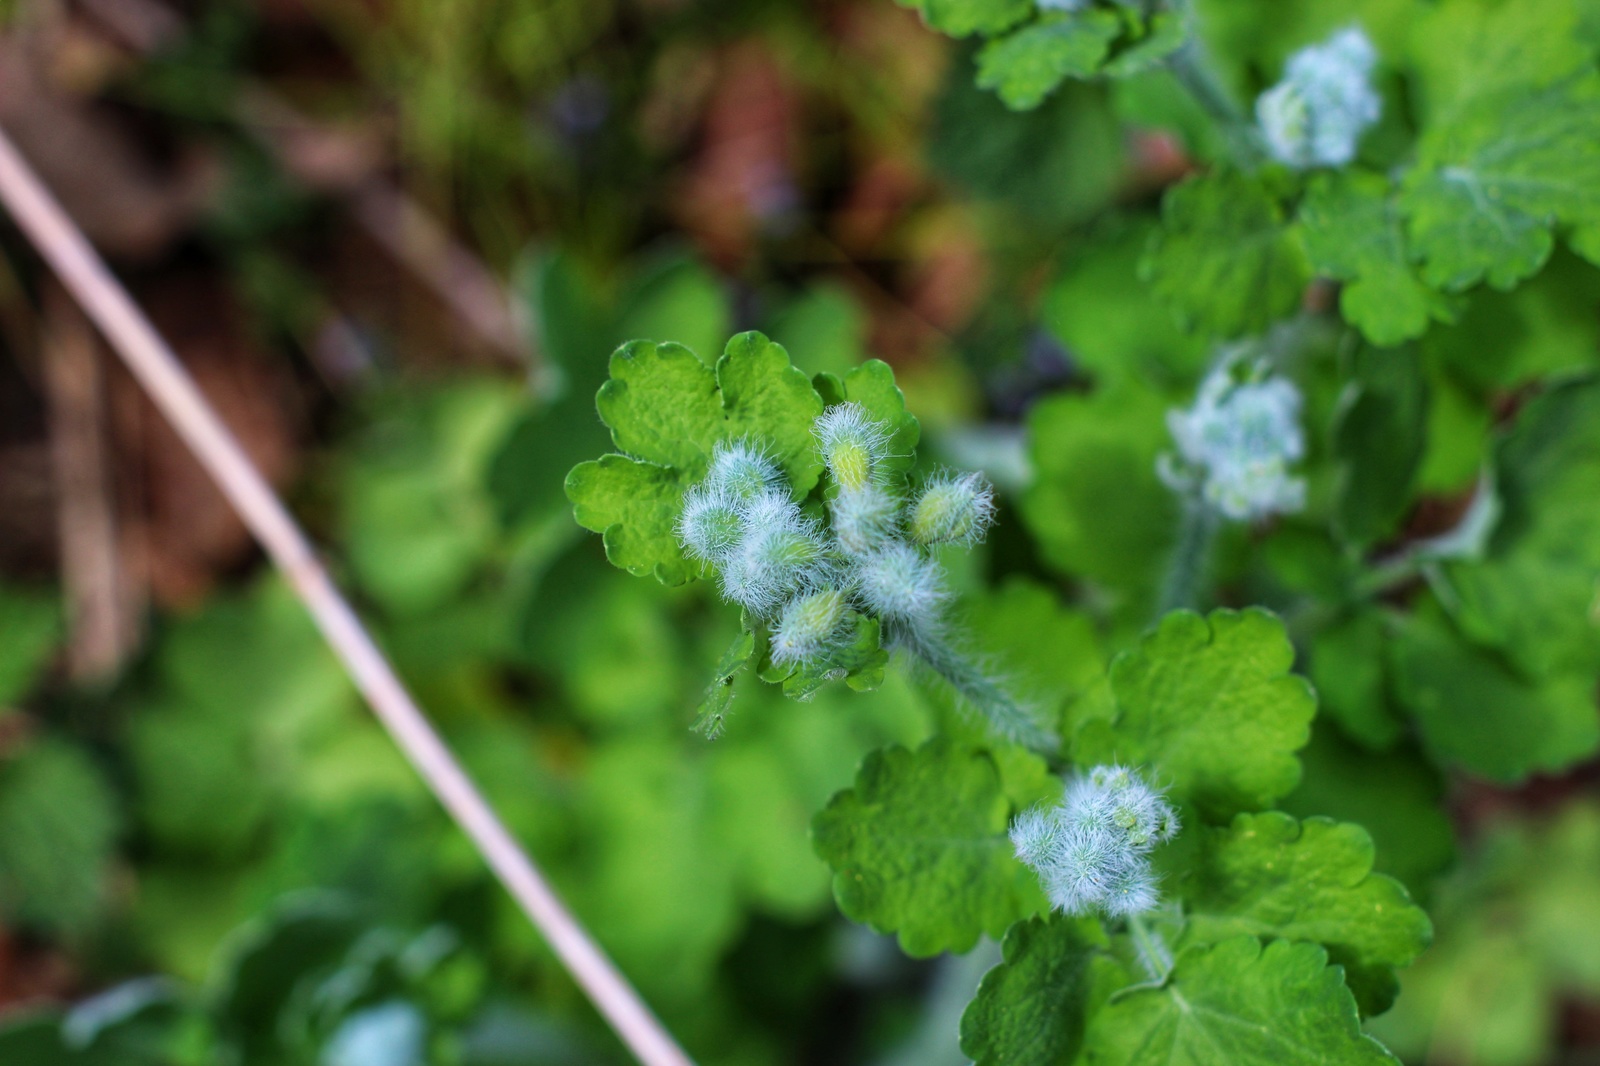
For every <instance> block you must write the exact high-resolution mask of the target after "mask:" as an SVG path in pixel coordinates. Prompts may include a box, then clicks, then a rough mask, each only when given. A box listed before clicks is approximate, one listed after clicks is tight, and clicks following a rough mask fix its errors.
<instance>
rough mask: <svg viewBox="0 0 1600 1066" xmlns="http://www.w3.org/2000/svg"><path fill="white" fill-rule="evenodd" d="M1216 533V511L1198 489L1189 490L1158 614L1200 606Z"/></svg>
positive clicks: (1162, 587) (1163, 583) (1185, 496)
mask: <svg viewBox="0 0 1600 1066" xmlns="http://www.w3.org/2000/svg"><path fill="white" fill-rule="evenodd" d="M1216 533H1217V516H1216V512H1215V511H1213V510H1212V509H1211V508H1210V507H1208V506H1207V505H1206V502H1205V501H1204V500H1203V499H1201V498H1200V494H1199V492H1198V491H1193V492H1189V493H1186V494H1185V495H1184V497H1183V517H1182V518H1180V519H1179V520H1178V541H1177V543H1176V544H1174V545H1173V547H1172V561H1171V562H1170V563H1168V564H1167V576H1166V578H1165V580H1164V581H1163V582H1162V585H1161V599H1160V601H1159V603H1158V611H1157V617H1160V616H1161V615H1164V614H1166V613H1167V612H1168V611H1175V610H1178V609H1179V608H1181V607H1187V608H1190V609H1191V610H1194V609H1198V608H1199V606H1200V591H1201V588H1202V587H1203V585H1204V584H1205V577H1206V571H1207V569H1208V567H1207V563H1208V562H1209V560H1210V557H1211V542H1212V541H1213V540H1215V539H1216Z"/></svg>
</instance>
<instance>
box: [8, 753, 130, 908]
mask: <svg viewBox="0 0 1600 1066" xmlns="http://www.w3.org/2000/svg"><path fill="white" fill-rule="evenodd" d="M118 822H119V819H118V817H117V807H116V799H115V797H114V796H113V795H112V792H111V788H110V786H109V785H108V784H107V783H106V781H105V778H104V777H103V776H102V775H101V773H100V770H99V768H98V767H96V766H95V764H94V763H93V762H92V761H90V759H89V758H88V756H86V755H84V754H83V753H82V752H81V751H79V750H78V749H76V748H73V747H70V746H68V745H67V744H64V743H61V742H58V741H45V742H43V743H40V744H38V745H36V746H34V747H31V748H29V749H28V750H26V751H24V752H23V753H22V754H21V755H19V756H17V757H16V758H15V759H13V760H12V761H10V762H9V763H6V764H3V765H0V915H4V916H5V918H6V920H7V921H8V922H10V923H15V924H18V925H24V926H35V927H38V928H42V929H44V930H46V931H48V932H51V933H56V934H62V933H67V934H75V933H82V932H85V931H86V930H87V929H88V927H89V926H90V925H91V924H92V923H93V922H94V921H95V920H96V919H97V918H98V917H99V916H100V912H101V908H102V906H103V905H104V902H105V883H106V866H107V863H108V862H109V861H110V859H111V854H112V847H113V844H114V843H115V841H116V836H117V831H118Z"/></svg>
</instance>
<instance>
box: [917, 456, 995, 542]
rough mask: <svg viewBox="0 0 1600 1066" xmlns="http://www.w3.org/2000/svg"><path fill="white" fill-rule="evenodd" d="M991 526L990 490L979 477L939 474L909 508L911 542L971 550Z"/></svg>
mask: <svg viewBox="0 0 1600 1066" xmlns="http://www.w3.org/2000/svg"><path fill="white" fill-rule="evenodd" d="M993 522H994V489H992V488H990V487H989V482H988V480H987V479H985V478H984V476H983V475H982V474H976V473H974V474H962V475H960V476H956V475H953V474H939V475H937V476H935V477H933V478H930V479H929V481H928V483H927V484H926V485H925V486H923V489H922V495H921V496H919V497H917V502H916V503H915V504H913V505H912V508H911V522H910V532H911V539H912V540H914V541H916V542H917V543H918V544H964V545H967V546H971V545H973V544H977V543H978V542H979V541H981V540H983V538H984V535H985V534H986V533H988V532H989V526H990V525H991V524H992V523H993Z"/></svg>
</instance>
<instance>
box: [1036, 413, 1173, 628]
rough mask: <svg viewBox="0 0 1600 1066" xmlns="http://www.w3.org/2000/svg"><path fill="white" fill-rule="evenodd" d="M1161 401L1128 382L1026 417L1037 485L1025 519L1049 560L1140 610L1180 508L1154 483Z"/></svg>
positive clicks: (1160, 446)
mask: <svg viewBox="0 0 1600 1066" xmlns="http://www.w3.org/2000/svg"><path fill="white" fill-rule="evenodd" d="M1166 409H1167V405H1166V403H1165V402H1163V401H1162V399H1161V397H1160V396H1158V395H1156V394H1154V393H1152V392H1150V391H1148V390H1146V389H1141V388H1138V387H1136V386H1133V385H1128V386H1126V387H1123V388H1120V389H1112V390H1108V391H1105V392H1096V393H1093V394H1090V395H1082V394H1074V393H1065V394H1062V395H1059V396H1051V397H1049V398H1047V399H1045V400H1042V401H1041V402H1040V403H1039V404H1037V405H1036V406H1035V407H1034V409H1033V411H1032V412H1031V414H1030V416H1029V419H1028V429H1029V442H1028V454H1029V457H1030V458H1031V459H1032V461H1033V465H1034V470H1035V477H1034V482H1033V485H1032V486H1031V487H1030V488H1029V489H1028V491H1027V492H1026V494H1024V496H1023V497H1022V517H1023V520H1024V521H1025V522H1026V523H1027V525H1028V530H1029V532H1030V533H1032V534H1033V536H1034V538H1035V540H1037V541H1038V543H1039V547H1040V550H1041V551H1042V553H1043V554H1044V558H1045V561H1046V562H1048V563H1049V564H1050V565H1052V566H1054V567H1056V568H1057V569H1059V570H1061V571H1063V572H1064V573H1067V574H1071V575H1073V576H1075V577H1081V578H1087V579H1089V580H1091V581H1095V582H1098V583H1101V584H1103V585H1105V586H1108V587H1109V590H1110V591H1111V592H1112V593H1113V594H1114V595H1115V596H1116V597H1117V598H1118V599H1119V600H1120V601H1121V602H1120V603H1118V604H1117V605H1118V606H1122V607H1125V608H1127V609H1128V610H1129V612H1130V613H1134V612H1142V611H1144V610H1145V604H1146V603H1147V602H1148V601H1149V600H1150V599H1152V598H1153V597H1154V593H1155V583H1156V582H1157V580H1159V575H1160V572H1161V566H1162V564H1163V562H1164V561H1165V559H1166V557H1167V554H1168V552H1169V551H1170V547H1171V543H1172V533H1171V531H1172V529H1173V528H1174V526H1175V524H1176V522H1177V518H1178V503H1177V501H1176V499H1175V498H1174V497H1173V494H1172V491H1171V490H1170V489H1168V488H1167V487H1166V486H1165V485H1163V484H1162V483H1161V481H1160V479H1159V478H1157V477H1156V456H1157V455H1159V454H1160V453H1161V452H1162V451H1164V450H1166V449H1167V448H1169V447H1171V438H1170V437H1169V436H1168V435H1167V429H1166V422H1165V415H1166Z"/></svg>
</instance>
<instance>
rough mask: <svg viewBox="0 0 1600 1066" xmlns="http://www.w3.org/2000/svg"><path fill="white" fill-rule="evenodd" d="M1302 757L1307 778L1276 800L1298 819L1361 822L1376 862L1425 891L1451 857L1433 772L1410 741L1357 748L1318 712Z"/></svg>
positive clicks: (1451, 834)
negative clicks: (1319, 817) (1383, 749)
mask: <svg viewBox="0 0 1600 1066" xmlns="http://www.w3.org/2000/svg"><path fill="white" fill-rule="evenodd" d="M1300 761H1301V762H1302V763H1303V764H1304V765H1305V779H1304V780H1303V781H1302V782H1301V784H1300V787H1299V788H1297V789H1295V790H1294V791H1293V792H1291V793H1290V794H1289V795H1288V796H1286V797H1285V798H1284V799H1283V802H1282V803H1281V805H1280V806H1281V807H1282V808H1283V809H1284V810H1285V811H1287V812H1288V813H1290V814H1293V815H1295V816H1296V817H1299V818H1306V817H1310V816H1312V815H1324V816H1328V817H1332V818H1334V819H1337V820H1339V821H1347V822H1355V823H1356V824H1358V825H1360V826H1362V827H1363V828H1365V829H1366V830H1367V831H1368V832H1369V833H1371V834H1372V839H1373V841H1374V842H1375V843H1376V844H1377V858H1376V860H1375V862H1374V869H1376V870H1377V871H1378V872H1379V873H1386V874H1389V875H1390V876H1391V877H1396V878H1399V879H1400V880H1401V881H1402V882H1404V883H1405V885H1406V887H1407V888H1409V889H1410V890H1411V894H1412V895H1413V896H1415V897H1417V898H1419V899H1420V898H1423V897H1425V896H1426V895H1427V894H1428V893H1429V890H1430V889H1431V888H1432V885H1433V879H1434V877H1435V875H1437V874H1438V873H1439V871H1440V870H1442V869H1444V868H1445V867H1446V866H1448V865H1449V864H1450V862H1451V861H1452V860H1453V859H1454V858H1455V829H1454V826H1452V825H1451V822H1450V816H1449V814H1448V813H1447V811H1446V809H1445V785H1444V779H1443V777H1442V776H1441V775H1440V773H1439V771H1438V770H1437V769H1435V768H1434V766H1433V765H1432V764H1431V763H1429V762H1428V761H1427V760H1425V759H1424V758H1423V757H1422V756H1421V754H1420V753H1418V752H1416V751H1415V750H1413V749H1412V748H1410V747H1409V746H1400V747H1397V748H1395V749H1393V750H1391V751H1387V752H1374V751H1369V750H1368V749H1366V748H1361V747H1357V746H1356V745H1354V744H1352V743H1350V742H1349V741H1347V740H1345V739H1344V738H1343V737H1341V736H1340V735H1339V732H1338V730H1336V729H1334V728H1333V727H1332V726H1331V725H1330V724H1329V723H1327V722H1326V721H1323V720H1321V719H1319V720H1318V722H1317V729H1316V731H1315V732H1314V733H1313V735H1312V737H1311V743H1310V744H1308V745H1306V748H1305V750H1304V751H1302V752H1301V753H1300Z"/></svg>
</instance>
